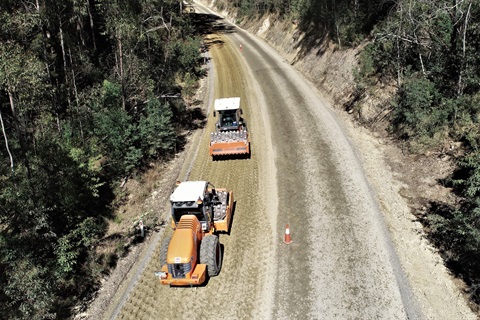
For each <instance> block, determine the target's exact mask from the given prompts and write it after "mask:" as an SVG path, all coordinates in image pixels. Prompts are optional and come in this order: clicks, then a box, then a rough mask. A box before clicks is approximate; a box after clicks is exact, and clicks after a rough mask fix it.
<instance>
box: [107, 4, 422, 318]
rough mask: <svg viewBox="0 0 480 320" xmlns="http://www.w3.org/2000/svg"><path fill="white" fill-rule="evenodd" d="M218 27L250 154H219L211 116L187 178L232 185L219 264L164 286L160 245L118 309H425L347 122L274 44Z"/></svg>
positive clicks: (220, 76) (199, 314)
mask: <svg viewBox="0 0 480 320" xmlns="http://www.w3.org/2000/svg"><path fill="white" fill-rule="evenodd" d="M198 8H199V10H200V11H201V12H208V11H207V9H206V8H203V7H201V6H198ZM217 23H219V24H224V23H225V22H224V21H222V20H218V21H217ZM218 29H219V30H221V29H223V30H225V31H228V32H225V33H223V34H222V33H218V34H215V35H211V36H210V37H209V38H208V40H207V41H206V42H207V44H209V45H210V55H211V57H212V60H213V61H214V68H213V74H211V75H210V77H214V78H213V79H214V87H213V94H212V95H213V98H220V97H233V96H239V97H241V103H242V107H243V109H244V118H245V120H246V121H247V124H248V128H249V131H250V135H251V139H252V145H251V146H252V157H251V159H246V160H228V161H215V162H214V161H212V160H211V159H210V157H209V155H208V139H209V132H211V131H213V130H214V118H213V117H212V115H211V114H209V115H208V117H209V120H208V123H207V127H206V128H205V130H204V134H203V136H202V137H201V139H200V141H199V143H200V148H199V149H198V150H199V151H198V154H197V156H196V159H195V161H194V163H193V167H192V168H191V171H190V176H189V180H209V181H211V182H212V183H213V184H214V185H215V186H218V187H226V188H229V189H231V190H233V191H234V193H235V199H236V207H235V213H234V218H233V223H232V230H231V233H230V235H221V236H220V242H221V243H222V244H223V246H224V260H223V267H222V271H221V273H220V274H219V276H217V277H214V278H212V279H210V281H209V282H208V283H207V284H206V285H205V286H202V287H198V288H170V287H166V286H161V285H160V284H159V283H158V280H157V279H156V278H155V277H154V271H156V270H159V269H160V266H159V261H158V254H159V247H160V246H159V245H158V246H157V248H156V249H155V252H154V255H153V256H152V259H151V260H150V261H149V262H148V265H147V267H146V269H145V271H144V272H143V274H142V276H141V278H140V281H139V282H138V283H137V285H136V287H135V290H134V291H133V292H132V293H131V294H130V295H129V297H128V300H127V301H126V303H125V304H124V305H123V308H122V309H121V311H120V313H119V315H118V318H120V319H189V318H193V319H307V318H308V319H421V318H423V315H422V314H421V312H420V309H419V308H418V307H417V306H416V302H415V299H414V296H413V294H412V290H411V288H410V286H409V284H408V281H407V280H406V277H405V275H404V272H403V270H402V268H401V266H400V263H399V261H398V258H397V256H396V253H395V250H394V248H393V245H392V242H391V240H390V237H389V234H388V232H387V228H386V226H385V223H384V221H383V217H382V214H381V212H380V210H379V207H378V205H377V203H376V201H375V196H374V194H373V192H372V190H371V188H370V187H369V185H368V183H367V179H366V177H365V175H364V171H363V168H362V164H361V162H360V161H359V159H358V157H357V155H356V153H355V150H354V148H353V147H352V145H351V142H350V141H349V139H348V138H347V135H346V133H345V130H344V128H343V127H342V125H341V122H340V121H338V120H337V118H336V117H335V115H334V114H333V113H332V112H331V111H330V109H329V108H328V107H327V106H326V105H325V104H324V103H323V102H322V99H321V98H320V96H319V95H318V93H317V92H315V90H314V89H312V87H311V86H310V85H309V84H308V83H306V82H305V81H304V80H303V78H302V77H300V76H299V75H298V74H297V72H296V71H295V70H294V69H293V68H292V67H291V66H290V65H289V64H288V63H287V62H285V61H283V60H282V59H281V58H280V57H279V56H278V55H277V54H276V52H274V51H273V50H272V49H271V48H270V47H268V46H267V45H265V44H264V43H262V42H259V41H258V40H255V39H254V38H252V37H251V36H250V35H248V34H247V33H246V32H244V31H242V30H240V29H238V28H234V27H231V26H229V25H225V27H224V28H223V27H222V28H218ZM205 102H206V103H210V104H213V101H212V99H206V101H205ZM210 109H211V108H210ZM192 150H195V148H192ZM186 167H188V163H187V164H185V168H184V170H187V169H186ZM164 210H165V211H164V212H167V211H166V210H168V206H167V207H165V208H164ZM161 215H162V216H164V213H161ZM286 223H289V224H290V227H291V233H292V238H293V243H292V244H290V245H285V244H283V243H282V238H283V233H284V229H285V224H286ZM171 232H172V231H171V230H167V231H166V232H165V235H164V236H165V237H166V236H168V235H170V234H171ZM110 316H111V313H110V314H109V313H108V312H107V314H106V315H105V317H106V318H109V317H110Z"/></svg>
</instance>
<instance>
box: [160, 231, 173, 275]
mask: <svg viewBox="0 0 480 320" xmlns="http://www.w3.org/2000/svg"><path fill="white" fill-rule="evenodd" d="M170 240H172V238H171V237H168V238H166V239H165V240H163V243H162V246H161V247H160V268H161V267H163V266H164V265H166V264H167V253H168V245H169V244H170Z"/></svg>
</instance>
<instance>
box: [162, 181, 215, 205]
mask: <svg viewBox="0 0 480 320" xmlns="http://www.w3.org/2000/svg"><path fill="white" fill-rule="evenodd" d="M206 185H207V182H206V181H184V182H182V183H180V184H179V185H178V187H177V188H176V189H175V191H173V193H172V195H171V196H170V201H172V202H179V201H182V202H183V201H185V202H187V201H197V200H198V198H200V199H202V200H203V195H204V192H205V188H206Z"/></svg>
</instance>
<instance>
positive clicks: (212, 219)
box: [156, 181, 234, 286]
mask: <svg viewBox="0 0 480 320" xmlns="http://www.w3.org/2000/svg"><path fill="white" fill-rule="evenodd" d="M233 203H234V200H233V192H231V191H228V190H226V189H217V188H215V187H214V186H213V185H212V184H211V183H209V182H207V181H185V182H182V183H180V184H179V185H178V186H177V188H176V189H175V191H174V192H173V193H172V195H171V196H170V204H171V213H172V227H173V228H174V229H175V231H174V233H173V236H172V238H171V239H168V240H167V241H165V242H164V243H163V245H162V247H161V249H160V265H161V271H160V272H157V273H156V275H157V276H158V277H159V278H160V283H161V284H164V285H171V286H193V285H200V284H202V283H203V282H205V280H206V279H207V277H211V276H216V275H218V273H219V272H220V269H221V267H222V250H221V247H220V242H219V240H218V235H217V234H216V233H218V232H227V233H229V231H230V223H231V219H232V210H233Z"/></svg>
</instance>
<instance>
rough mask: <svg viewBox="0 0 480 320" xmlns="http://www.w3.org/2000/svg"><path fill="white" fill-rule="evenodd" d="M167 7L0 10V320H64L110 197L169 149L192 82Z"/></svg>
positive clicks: (194, 65) (153, 3)
mask: <svg viewBox="0 0 480 320" xmlns="http://www.w3.org/2000/svg"><path fill="white" fill-rule="evenodd" d="M200 41H201V39H199V38H198V37H196V36H195V35H194V30H193V27H192V23H191V21H190V20H189V16H188V15H183V14H182V12H181V6H180V3H179V2H178V1H173V0H165V1H163V0H143V1H118V0H83V1H80V0H54V1H40V0H37V1H16V0H15V1H13V0H3V1H1V2H0V125H1V126H0V128H1V134H0V136H1V139H0V181H1V190H0V270H1V272H0V287H1V289H0V304H1V305H2V308H1V310H0V318H4V319H13V318H18V319H46V318H66V317H68V316H69V314H70V312H71V311H70V308H71V306H72V305H74V304H75V303H76V302H77V301H78V300H79V299H81V298H82V297H84V296H85V294H87V293H88V292H89V291H91V290H92V289H93V287H94V285H95V283H97V282H98V280H99V278H98V276H99V274H100V273H102V272H103V271H104V264H105V262H104V261H102V259H103V258H102V257H98V256H96V254H95V246H96V245H97V243H98V241H99V239H100V238H101V236H102V235H103V234H104V233H105V228H106V223H105V221H106V220H105V219H108V218H112V210H111V209H110V208H111V206H110V204H111V201H112V199H113V191H114V188H115V187H114V186H115V185H118V181H119V180H120V178H123V177H128V176H130V175H132V174H134V173H135V172H138V171H139V170H142V168H144V167H145V166H146V164H148V163H150V162H151V161H154V160H162V159H167V158H168V157H170V156H171V155H172V153H173V152H174V151H175V149H176V148H177V147H181V146H179V145H178V144H179V140H178V135H179V132H180V129H181V125H182V124H181V123H180V122H181V121H182V120H181V119H183V114H184V112H185V106H184V105H183V103H182V102H181V101H182V100H180V99H176V100H173V99H168V98H166V96H169V97H171V96H172V95H174V94H180V97H181V96H182V95H183V94H184V93H185V92H187V93H189V92H191V91H192V86H193V85H194V82H195V80H196V79H197V78H198V77H199V76H201V70H200V68H199V65H200V64H199V58H200V57H199V47H200Z"/></svg>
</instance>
